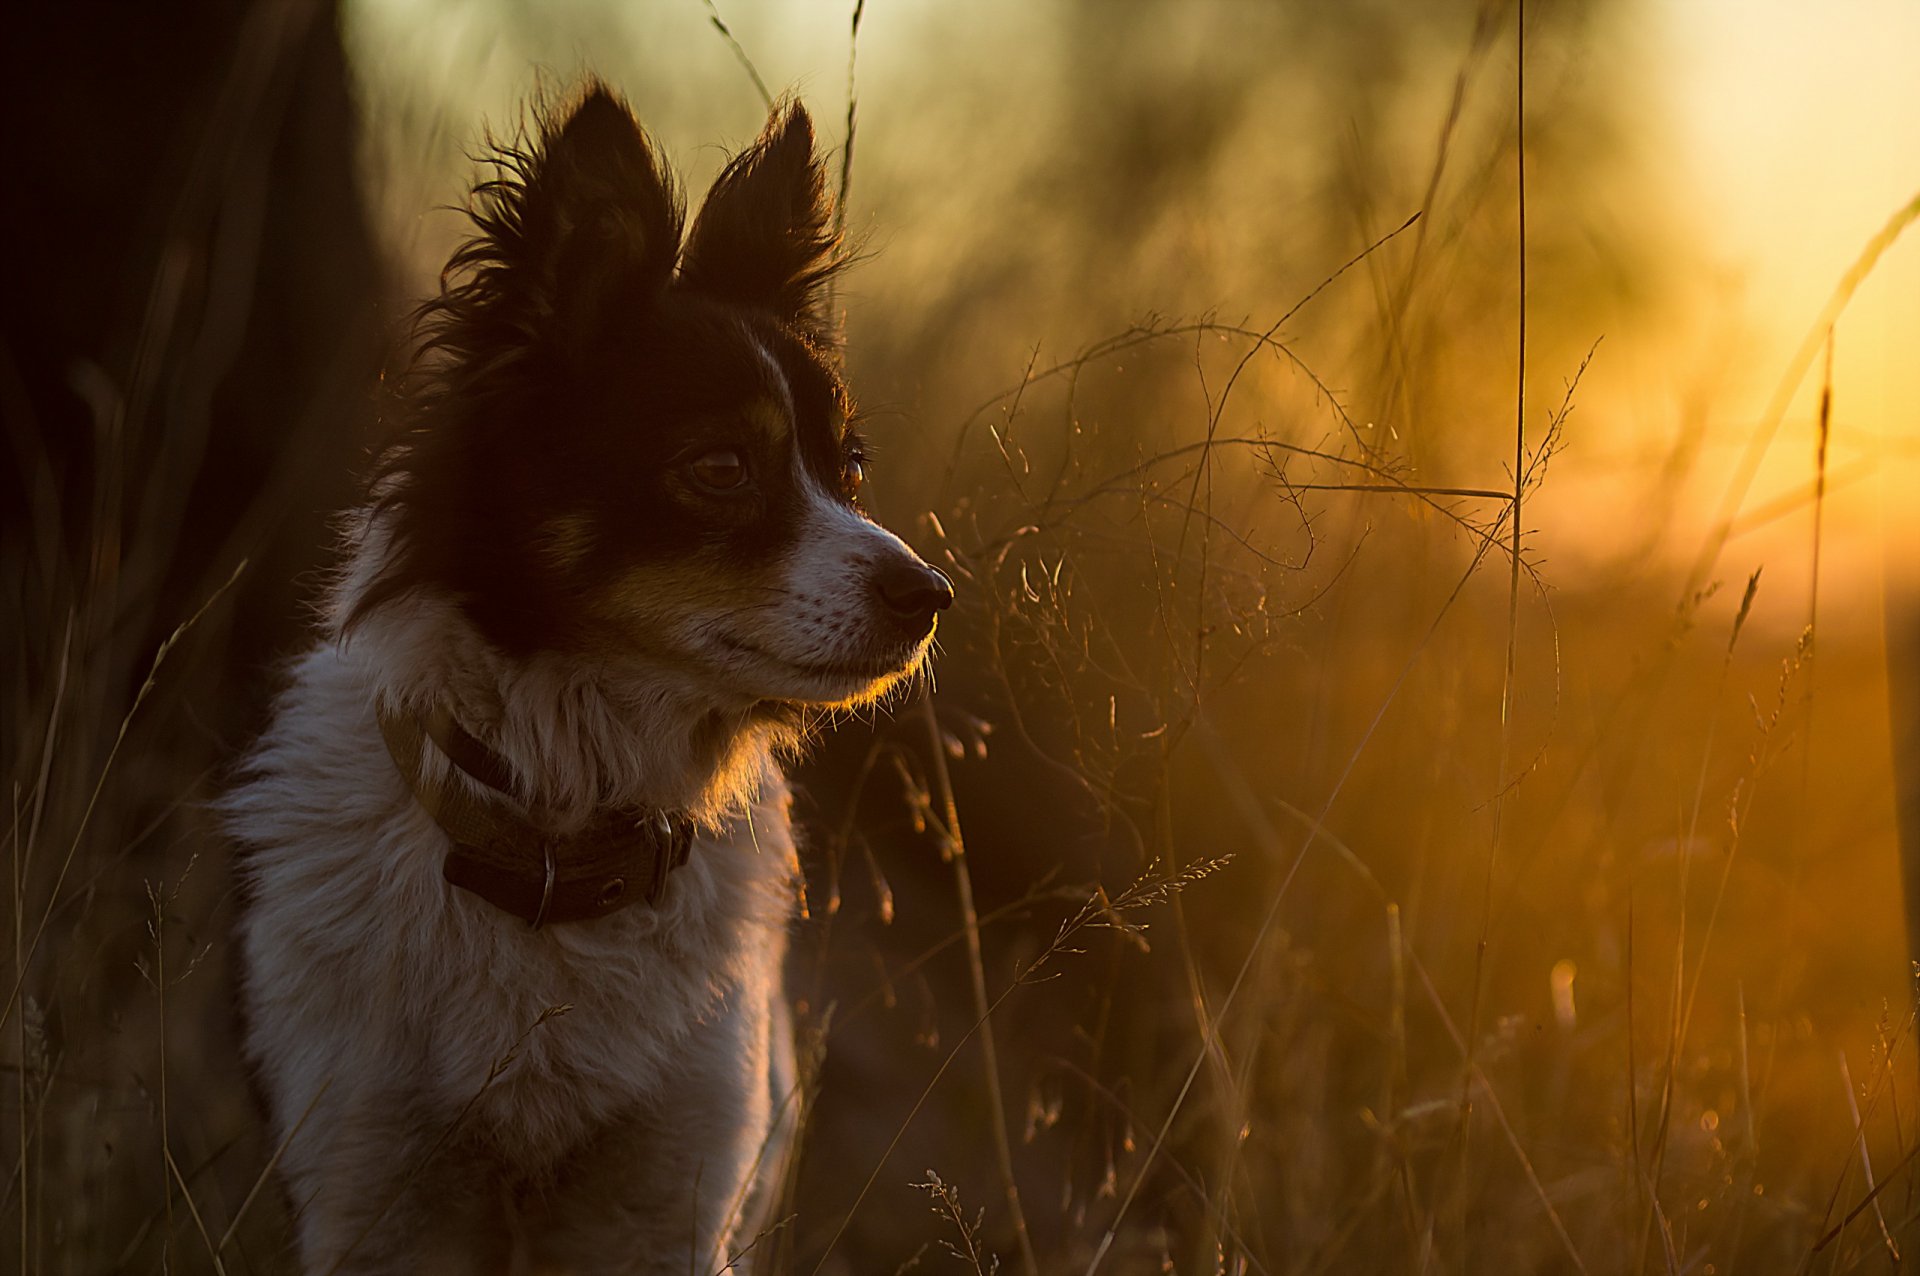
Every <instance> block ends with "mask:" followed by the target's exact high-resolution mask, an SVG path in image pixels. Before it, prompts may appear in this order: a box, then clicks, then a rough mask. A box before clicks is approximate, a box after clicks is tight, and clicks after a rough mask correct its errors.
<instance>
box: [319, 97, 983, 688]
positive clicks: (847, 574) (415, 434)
mask: <svg viewBox="0 0 1920 1276" xmlns="http://www.w3.org/2000/svg"><path fill="white" fill-rule="evenodd" d="M538 133H539V137H538V140H537V141H536V142H533V143H530V144H528V145H525V146H521V147H518V148H502V149H501V150H500V151H499V152H498V154H497V155H496V157H495V159H496V163H498V164H499V165H500V172H501V176H500V177H499V178H498V180H495V181H492V182H488V183H486V184H484V185H482V186H480V187H479V188H477V191H476V201H475V207H474V212H473V217H474V221H475V223H476V225H477V226H478V229H479V233H478V234H477V235H476V236H475V238H474V239H473V240H471V241H470V242H469V243H468V244H467V245H466V246H465V247H464V248H462V249H461V250H460V251H459V252H458V253H457V254H455V256H454V258H453V259H452V261H451V262H450V263H449V265H448V271H447V276H446V280H447V282H446V283H445V284H444V285H443V290H442V293H441V296H440V297H439V298H438V299H437V300H435V301H434V302H433V303H431V304H430V305H429V306H428V307H426V309H425V311H424V312H423V313H424V315H425V328H424V341H423V358H422V363H421V365H420V369H419V371H418V372H417V374H416V378H415V384H414V387H413V389H412V390H411V392H410V394H409V397H408V402H407V411H408V413H409V417H408V420H407V424H406V428H405V430H404V432H403V433H402V434H401V435H400V436H399V437H398V439H397V440H396V441H395V443H394V444H393V445H392V446H391V447H390V448H389V449H388V450H387V451H386V453H385V454H384V456H383V459H382V462H381V464H380V466H379V467H378V468H377V470H376V476H375V482H374V491H375V495H376V497H377V498H378V501H379V506H380V508H381V509H382V510H383V511H384V516H385V518H386V519H387V525H388V528H389V535H390V537H391V545H390V547H389V556H388V560H387V562H386V564H385V566H384V569H383V571H382V572H381V574H380V576H379V577H378V578H377V579H376V580H375V582H374V584H373V586H372V588H371V589H370V590H368V591H367V593H366V594H365V595H364V596H363V597H362V598H361V599H360V600H359V603H358V606H357V608H356V614H360V615H364V614H366V613H367V612H369V611H371V610H373V609H376V608H378V607H379V606H380V605H382V604H383V603H385V602H388V601H391V600H393V599H395V598H398V597H400V596H403V595H406V594H408V593H411V592H414V591H417V590H423V589H424V590H434V591H439V592H440V593H442V594H443V595H445V596H447V597H449V598H451V599H453V600H454V601H455V602H456V603H457V604H458V605H459V606H460V607H461V608H462V609H464V611H465V613H466V614H467V616H468V617H469V618H470V619H471V621H472V622H473V623H474V625H475V626H476V627H477V628H478V629H479V630H480V632H481V633H482V634H484V635H485V636H486V637H487V638H488V639H489V640H490V641H491V642H493V643H494V644H495V645H496V646H498V647H499V648H500V649H501V650H502V651H504V652H506V653H508V654H509V655H513V656H529V655H533V654H535V653H545V652H560V653H569V652H572V653H579V654H581V655H584V656H589V657H591V658H594V659H596V660H602V661H609V662H613V663H614V664H616V665H618V664H619V663H621V662H623V661H625V662H630V663H631V664H633V665H634V666H635V667H644V668H648V669H653V670H659V669H662V668H666V669H671V670H673V671H675V672H676V673H677V674H678V675H681V676H683V677H686V678H691V679H694V680H696V681H697V682H698V683H700V684H701V685H703V686H706V685H709V684H710V686H711V689H712V690H713V693H714V694H715V695H716V696H718V697H720V698H721V699H722V700H739V701H745V702H761V703H768V704H790V705H791V704H848V703H857V702H861V701H865V700H870V699H872V698H874V697H877V696H879V695H880V694H882V693H883V692H884V691H885V690H886V689H887V688H888V687H890V686H892V685H895V684H897V683H898V682H899V681H900V680H901V679H903V678H905V677H906V676H908V675H910V674H911V673H912V672H913V671H914V670H915V669H916V668H918V667H919V665H920V663H921V662H922V661H923V660H924V658H925V654H926V651H927V647H928V644H929V643H930V641H931V638H932V633H933V628H934V622H935V614H936V613H937V612H938V611H940V610H941V609H942V608H944V607H945V606H947V604H948V603H949V602H950V601H951V600H952V597H953V593H952V588H951V586H950V585H949V584H948V582H947V579H946V578H945V577H944V576H942V575H941V574H940V573H939V572H937V571H935V570H934V569H933V568H931V567H929V566H928V565H927V564H926V563H925V562H923V561H922V560H921V559H920V558H919V557H918V556H917V555H915V554H914V552H913V551H912V550H910V549H909V548H908V547H907V546H906V545H905V544H904V543H903V542H902V541H901V540H900V539H899V538H898V537H896V536H894V535H893V534H892V533H891V532H888V531H887V530H885V529H884V528H882V527H880V526H879V525H878V524H876V523H875V522H873V521H872V520H871V519H870V518H868V517H867V516H866V514H865V513H863V512H862V509H861V504H860V485H861V480H862V477H863V467H864V463H865V460H864V454H863V451H862V446H861V440H860V436H859V434H858V432H857V430H856V429H855V427H854V425H853V423H852V421H851V420H850V417H851V410H852V404H851V400H850V399H849V397H848V394H847V390H846V387H845V386H844V384H843V383H842V382H841V379H840V376H839V372H838V369H837V360H836V359H835V358H834V357H833V352H832V349H831V339H830V336H829V332H828V327H829V325H828V322H827V320H826V318H825V316H824V315H823V313H822V308H823V296H822V293H823V288H824V285H825V283H826V281H827V280H828V279H829V277H830V276H831V274H832V272H833V270H834V269H835V268H836V266H837V265H838V264H839V257H838V253H837V244H836V243H835V239H834V235H833V232H832V229H831V226H832V221H831V212H830V208H829V205H828V199H827V196H826V191H825V179H824V172H823V169H822V166H821V163H820V161H819V160H818V158H817V157H816V156H815V154H814V142H813V129H812V124H811V122H810V121H809V119H808V117H807V114H806V112H805V111H804V110H803V109H802V108H801V107H800V106H799V105H797V104H795V105H789V106H785V107H783V108H781V109H779V110H777V111H776V112H775V113H774V115H773V117H772V119H771V120H770V121H769V122H768V124H767V128H766V131H765V132H764V133H763V134H762V135H761V136H760V138H759V140H757V141H756V142H755V143H754V144H753V145H752V146H751V147H749V148H748V149H747V150H746V151H744V152H743V153H741V154H740V155H739V156H737V157H736V158H735V159H734V160H733V161H732V162H731V163H730V164H729V165H727V167H726V169H725V171H724V172H722V173H721V175H720V177H719V178H718V179H717V180H716V181H715V182H714V185H713V188H712V190H711V191H710V192H709V193H708V195H707V198H706V201H705V203H704V205H703V206H702V208H701V210H700V213H699V215H698V217H697V218H696V219H695V221H694V224H693V227H692V230H691V231H690V232H688V233H687V234H686V235H685V237H684V239H685V242H684V244H683V243H682V238H683V236H682V222H683V212H682V205H681V202H680V198H679V195H678V193H677V191H676V189H675V184H674V181H673V178H672V177H671V175H670V174H669V173H667V172H666V171H665V170H664V169H663V168H662V166H661V165H660V164H659V163H658V161H657V160H656V158H655V156H654V152H653V149H652V147H651V146H650V144H649V142H648V140H647V137H646V135H645V134H644V133H643V132H642V131H641V129H640V127H639V126H638V124H637V123H636V122H635V121H634V118H633V116H632V114H631V113H630V111H629V110H628V108H627V107H626V105H625V104H624V103H622V102H621V101H620V100H619V99H618V98H617V97H616V96H614V95H613V94H612V93H610V92H608V91H607V90H606V89H605V88H602V87H599V86H594V87H592V88H590V89H589V91H588V92H587V93H586V94H585V96H584V97H582V98H580V99H579V100H578V102H577V104H576V105H574V106H572V107H571V108H570V109H565V110H561V111H557V112H554V113H552V115H551V116H550V117H549V118H548V119H546V120H545V121H544V122H543V124H542V127H541V128H540V129H539V130H538Z"/></svg>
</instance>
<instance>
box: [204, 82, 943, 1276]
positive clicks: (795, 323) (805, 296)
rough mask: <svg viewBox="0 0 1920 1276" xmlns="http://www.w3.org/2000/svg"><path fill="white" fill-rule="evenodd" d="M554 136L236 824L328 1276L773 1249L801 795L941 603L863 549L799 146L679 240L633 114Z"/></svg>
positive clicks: (593, 91) (528, 155)
mask: <svg viewBox="0 0 1920 1276" xmlns="http://www.w3.org/2000/svg"><path fill="white" fill-rule="evenodd" d="M535 116H536V118H535V119H534V121H533V123H532V125H531V127H530V128H528V129H527V130H524V131H523V133H522V134H521V137H522V138H523V140H522V141H520V142H518V143H516V144H511V145H498V144H496V148H495V151H494V154H493V156H492V159H493V162H494V165H495V173H496V176H495V177H494V178H493V180H489V181H485V182H482V183H481V184H479V185H478V186H476V187H475V190H474V196H473V199H472V200H471V201H470V204H469V212H470V215H471V218H472V221H473V226H474V232H473V235H472V238H471V239H470V240H469V241H468V242H467V243H466V244H465V245H464V246H463V247H461V248H460V249H459V250H458V251H457V252H456V253H455V254H454V255H453V256H452V258H451V260H450V261H449V263H448V267H447V271H446V273H444V274H443V276H442V279H441V288H440V292H439V295H438V296H437V297H436V298H434V299H433V300H431V301H430V302H428V303H427V304H426V305H425V306H423V307H422V310H421V312H420V319H419V325H418V350H417V354H416V360H415V363H414V367H413V370H412V372H411V373H410V374H409V376H408V377H407V378H405V379H404V383H403V385H402V387H401V389H400V392H399V393H398V395H397V396H396V399H397V406H396V409H395V412H396V428H395V430H394V432H393V434H392V437H391V439H390V441H389V442H387V443H386V444H385V445H384V447H383V448H382V449H381V450H379V451H378V452H377V453H376V455H375V460H374V464H373V465H372V467H371V470H370V475H369V481H368V484H367V490H366V498H365V501H364V503H363V504H362V505H361V506H360V507H359V508H357V509H355V510H353V511H350V512H349V513H348V514H347V515H346V516H345V517H344V519H343V524H342V526H343V537H342V539H343V552H342V558H341V563H342V565H341V567H340V568H339V570H338V573H337V576H336V578H335V579H334V580H333V582H332V583H331V585H330V587H329V591H328V594H327V597H326V599H325V600H324V602H323V603H322V606H321V617H320V625H319V630H320V632H319V634H318V638H317V641H316V642H315V643H314V644H313V645H312V647H311V648H310V649H309V650H307V651H306V652H305V654H304V655H301V656H300V657H298V658H297V659H296V660H295V661H294V663H293V664H292V667H291V670H290V676H289V677H288V679H287V683H286V686H285V688H284V690H283V691H282V692H281V693H280V695H279V696H278V698H277V700H276V702H275V705H274V709H273V713H272V717H271V720H270V722H269V724H268V726H267V728H266V729H265V731H264V733H263V735H262V736H261V738H260V739H259V740H258V742H257V743H256V744H255V745H254V746H253V748H252V749H251V751H250V752H249V753H248V754H247V755H246V756H245V758H244V760H243V762H242V763H241V765H240V768H239V773H238V775H237V778H236V781H235V783H234V785H233V787H232V788H231V790H230V791H229V792H228V793H227V795H226V796H225V797H224V798H223V800H222V809H223V811H224V818H225V820H226V822H227V825H228V827H229V829H230V831H231V833H232V834H233V835H234V836H235V838H236V839H237V841H238V842H239V843H240V844H241V849H240V858H239V861H238V862H239V870H238V871H239V877H240V881H241V887H242V896H243V900H244V905H243V911H242V920H241V922H240V926H239V946H240V951H241V972H242V973H241V976H240V1003H241V1012H242V1022H243V1025H244V1028H243V1038H244V1047H245V1052H246V1056H247V1060H248V1062H249V1065H250V1067H251V1069H252V1070H253V1072H254V1073H255V1075H256V1076H257V1078H258V1082H259V1088H260V1090H261V1091H262V1093H263V1096H264V1098H265V1102H266V1107H267V1109H268V1112H269V1116H270V1125H271V1134H272V1137H273V1139H274V1143H275V1146H276V1147H282V1150H281V1151H280V1152H279V1153H278V1160H277V1167H278V1173H279V1175H280V1178H281V1179H282V1181H283V1183H284V1186H285V1187H286V1189H287V1192H288V1196H289V1199H290V1202H291V1206H292V1208H293V1210H294V1213H295V1218H296V1230H297V1243H298V1247H299V1252H300V1261H301V1264H302V1266H303V1269H304V1270H305V1271H308V1272H312V1273H319V1272H333V1271H340V1272H408V1273H412V1272H477V1271H495V1270H498V1271H523V1270H530V1271H543V1272H544V1271H564V1272H579V1273H594V1272H614V1271H618V1272H674V1273H681V1274H684V1273H687V1272H700V1273H709V1272H716V1271H718V1270H721V1269H722V1268H723V1267H724V1266H726V1265H727V1264H729V1263H733V1262H735V1261H737V1260H739V1258H740V1255H741V1254H742V1252H743V1251H747V1250H751V1249H752V1248H753V1246H754V1243H755V1242H756V1240H758V1239H760V1238H761V1237H762V1236H763V1235H764V1233H763V1231H762V1229H765V1228H767V1227H769V1226H771V1225H773V1222H774V1221H773V1220H770V1219H769V1217H768V1212H769V1209H770V1207H771V1203H772V1201H773V1199H774V1197H775V1195H776V1194H777V1187H778V1184H779V1181H780V1179H781V1176H782V1167H783V1163H784V1161H785V1158H786V1152H787V1148H786V1145H787V1143H788V1141H789V1139H790V1137H791V1133H792V1130H793V1127H794V1124H795V1119H796V1112H795V1108H796V1104H797V1101H798V1100H797V1097H796V1094H795V1080H794V1043H793V1040H792V1034H791V1028H790V1020H789V1013H788V1008H787V1005H786V1002H785V999H784V996H783V991H782V964H783V958H784V955H785V951H786V945H787V932H788V928H789V925H790V922H791V919H792V918H793V916H794V913H795V907H796V898H797V883H798V862H797V858H796V853H795V840H794V832H793V827H792V822H791V818H790V814H789V808H790V796H789V789H788V786H787V783H786V781H785V779H784V776H783V772H782V762H783V760H785V759H787V758H789V757H790V756H791V755H792V754H793V753H794V751H795V750H796V749H797V748H798V747H799V746H801V745H802V744H803V743H804V742H805V741H806V739H807V738H808V737H809V735H810V733H812V732H813V731H814V729H815V728H816V727H817V726H819V725H821V724H822V723H824V722H826V721H827V720H829V719H830V718H831V717H832V716H833V715H834V714H835V713H836V712H838V711H841V710H846V709H850V708H858V707H861V706H867V705H872V704H874V703H876V702H878V701H880V700H881V699H882V698H883V697H886V696H888V695H889V694H890V693H894V692H896V691H897V690H898V689H900V688H903V687H905V686H907V685H908V684H909V683H910V681H911V680H912V679H913V678H914V677H915V676H916V675H917V674H918V673H919V672H920V671H922V670H923V669H924V667H925V664H926V662H927V660H928V652H929V647H930V644H931V642H932V637H933V631H934V628H935V624H936V619H937V613H939V612H940V611H941V610H942V609H944V608H946V607H947V606H948V605H949V603H951V602H952V600H953V590H952V586H951V584H950V583H949V581H948V580H947V578H946V577H945V576H944V575H942V574H941V573H940V572H938V571H936V570H935V569H934V568H932V567H930V566H929V565H928V564H927V563H926V562H925V561H923V560H922V559H921V558H920V557H919V556H918V555H916V554H915V553H914V552H913V551H912V550H911V549H909V548H908V546H907V545H906V544H905V543H904V542H903V541H901V540H900V539H899V538H898V537H897V536H895V535H893V534H892V533H891V532H888V531H887V530H885V529H883V528H882V527H880V526H879V525H878V524H877V523H875V522H874V521H873V520H872V519H870V518H869V517H868V516H867V515H866V514H865V513H864V512H863V510H862V506H861V494H860V485H861V481H862V478H863V470H864V467H865V455H864V452H863V447H862V443H861V439H860V434H859V432H858V429H857V426H856V423H855V421H854V419H853V405H852V402H851V399H850V397H849V395H848V392H847V389H846V387H845V385H844V383H843V381H842V380H841V377H840V373H839V370H838V359H837V358H836V354H835V348H834V342H833V337H832V331H831V323H830V321H829V318H828V316H827V314H826V313H825V307H826V304H827V300H826V296H825V292H826V288H827V286H828V283H829V280H830V279H831V278H832V276H833V272H834V271H835V270H836V269H838V268H839V267H840V265H841V264H842V263H843V257H844V254H843V252H842V250H841V247H840V244H839V243H838V241H837V238H836V236H835V233H834V231H833V218H832V211H831V200H830V198H829V196H828V195H827V192H826V184H825V174H824V169H823V166H822V163H821V161H820V159H819V158H818V156H817V155H816V153H815V146H814V139H813V130H812V125H811V124H810V122H809V120H808V116H807V113H806V111H805V110H804V109H803V108H802V107H801V106H800V105H798V104H797V103H786V104H782V105H780V106H778V107H777V108H776V109H775V110H774V112H773V114H772V116H771V118H770V119H769V121H768V124H767V127H766V129H765V131H764V132H763V133H762V134H761V135H760V137H759V138H758V140H757V141H755V142H754V143H753V144H752V145H751V146H749V147H748V148H747V149H745V150H744V151H742V152H741V153H739V154H738V155H737V156H735V157H734V158H733V159H732V161H731V162H730V163H728V164H727V165H726V167H725V169H724V171H722V173H721V174H720V176H719V177H718V178H717V179H716V180H715V182H714V184H713V186H712V188H711V189H710V191H709V192H708V194H707V196H706V198H705V200H704V202H703V204H702V206H701V208H700V211H699V213H698V215H697V216H696V217H695V219H694V221H693V224H692V226H691V229H687V230H684V233H683V226H684V222H685V212H684V204H683V202H682V199H681V196H680V195H679V194H678V189H677V184H676V180H675V179H674V177H673V176H672V175H671V173H670V172H669V171H668V170H667V169H666V168H665V167H664V166H663V165H662V163H661V162H660V161H659V159H658V158H657V154H656V150H655V147H654V146H653V144H652V143H651V142H650V141H649V139H648V137H647V135H646V134H645V132H644V131H643V130H642V129H641V127H640V126H639V124H638V123H637V122H636V120H635V118H634V115H633V113H632V111H631V110H630V108H629V107H628V106H627V105H626V103H625V102H624V100H623V99H622V98H621V97H620V96H618V95H617V94H616V93H615V92H613V91H612V90H610V89H609V88H608V87H606V86H605V85H604V84H601V83H599V82H590V83H589V84H587V85H586V86H584V87H583V88H582V89H581V90H580V91H578V92H576V93H575V94H574V96H573V97H572V98H571V99H570V101H569V102H568V103H565V104H562V105H560V106H557V107H548V108H544V109H540V110H537V111H536V113H535ZM762 1252H764V1250H763V1251H762ZM749 1261H750V1259H749Z"/></svg>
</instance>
